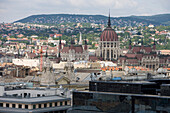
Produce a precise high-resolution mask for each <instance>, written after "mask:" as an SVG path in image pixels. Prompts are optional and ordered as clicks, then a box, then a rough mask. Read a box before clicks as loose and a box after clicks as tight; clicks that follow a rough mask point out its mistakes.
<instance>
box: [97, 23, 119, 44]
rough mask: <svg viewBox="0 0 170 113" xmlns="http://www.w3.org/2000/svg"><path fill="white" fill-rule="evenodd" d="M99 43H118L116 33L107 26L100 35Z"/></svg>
mask: <svg viewBox="0 0 170 113" xmlns="http://www.w3.org/2000/svg"><path fill="white" fill-rule="evenodd" d="M100 41H118V37H117V34H116V32H115V31H114V30H113V29H112V28H111V27H110V26H108V27H107V28H106V29H105V30H104V31H103V32H102V34H101V36H100Z"/></svg>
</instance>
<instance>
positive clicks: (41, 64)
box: [40, 46, 43, 72]
mask: <svg viewBox="0 0 170 113" xmlns="http://www.w3.org/2000/svg"><path fill="white" fill-rule="evenodd" d="M42 68H43V49H42V46H41V49H40V72H42Z"/></svg>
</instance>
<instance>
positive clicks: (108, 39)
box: [96, 15, 122, 61]
mask: <svg viewBox="0 0 170 113" xmlns="http://www.w3.org/2000/svg"><path fill="white" fill-rule="evenodd" d="M121 54H122V50H121V49H120V41H119V40H118V36H117V34H116V32H115V31H114V30H113V29H112V28H111V23H110V15H109V19H108V26H107V28H106V29H104V31H103V32H102V34H101V36H100V41H99V47H98V49H97V51H96V55H97V56H98V57H100V58H102V60H110V61H113V60H117V59H118V57H119V56H120V55H121Z"/></svg>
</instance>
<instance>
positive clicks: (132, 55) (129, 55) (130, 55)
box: [126, 54, 136, 58]
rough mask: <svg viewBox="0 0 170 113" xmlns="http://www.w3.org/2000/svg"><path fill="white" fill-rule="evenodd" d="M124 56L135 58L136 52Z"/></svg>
mask: <svg viewBox="0 0 170 113" xmlns="http://www.w3.org/2000/svg"><path fill="white" fill-rule="evenodd" d="M126 56H127V57H129V58H135V57H136V54H126Z"/></svg>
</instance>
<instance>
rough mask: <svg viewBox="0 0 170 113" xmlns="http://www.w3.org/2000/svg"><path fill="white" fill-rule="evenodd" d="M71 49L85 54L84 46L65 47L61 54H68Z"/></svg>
mask: <svg viewBox="0 0 170 113" xmlns="http://www.w3.org/2000/svg"><path fill="white" fill-rule="evenodd" d="M70 49H73V50H75V52H76V53H83V48H82V46H70V47H64V48H63V49H62V51H61V52H63V53H68V52H69V50H70Z"/></svg>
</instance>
